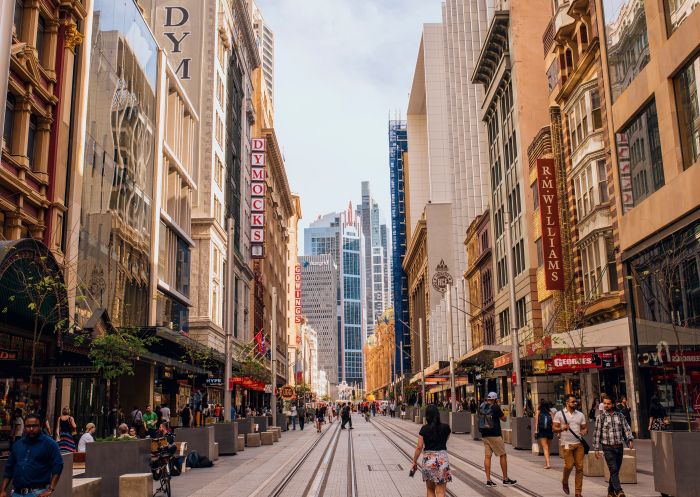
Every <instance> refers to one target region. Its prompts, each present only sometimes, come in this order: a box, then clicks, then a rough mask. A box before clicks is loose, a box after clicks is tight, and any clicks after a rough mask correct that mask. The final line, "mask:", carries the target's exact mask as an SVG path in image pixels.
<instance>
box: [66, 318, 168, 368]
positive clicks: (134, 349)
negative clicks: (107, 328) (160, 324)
mask: <svg viewBox="0 0 700 497" xmlns="http://www.w3.org/2000/svg"><path fill="white" fill-rule="evenodd" d="M87 340H88V337H87V336H86V335H80V336H77V337H76V342H77V343H78V344H83V343H85V342H86V341H87ZM157 341H158V338H156V337H154V336H149V335H146V334H143V333H141V332H140V330H139V329H138V328H117V329H115V330H114V331H112V332H110V333H105V334H103V335H100V336H97V337H93V338H92V339H90V341H89V349H90V351H89V352H88V357H89V358H90V361H91V362H92V364H93V365H94V366H95V367H96V368H97V370H98V372H99V373H100V374H101V375H102V377H103V378H104V379H106V380H114V379H117V378H119V377H120V376H133V375H134V364H135V363H136V360H137V359H138V357H139V356H140V355H142V354H143V353H144V352H146V351H147V347H148V346H149V345H152V344H154V343H155V342H157Z"/></svg>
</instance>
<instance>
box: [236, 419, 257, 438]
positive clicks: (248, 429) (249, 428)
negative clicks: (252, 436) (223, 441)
mask: <svg viewBox="0 0 700 497" xmlns="http://www.w3.org/2000/svg"><path fill="white" fill-rule="evenodd" d="M235 423H236V424H237V425H238V434H239V435H247V434H248V433H253V418H240V419H237V420H236V421H235Z"/></svg>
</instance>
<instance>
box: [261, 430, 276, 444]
mask: <svg viewBox="0 0 700 497" xmlns="http://www.w3.org/2000/svg"><path fill="white" fill-rule="evenodd" d="M259 435H260V445H272V444H273V443H275V438H274V435H273V433H272V432H271V431H263V432H262V433H260V434H259Z"/></svg>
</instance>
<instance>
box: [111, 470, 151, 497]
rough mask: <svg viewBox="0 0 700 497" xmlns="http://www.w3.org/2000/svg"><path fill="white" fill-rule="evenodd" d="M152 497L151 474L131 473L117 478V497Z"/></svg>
mask: <svg viewBox="0 0 700 497" xmlns="http://www.w3.org/2000/svg"><path fill="white" fill-rule="evenodd" d="M152 495H153V476H152V475H151V473H131V474H126V475H121V476H120V477H119V497H151V496H152Z"/></svg>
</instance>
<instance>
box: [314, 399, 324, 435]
mask: <svg viewBox="0 0 700 497" xmlns="http://www.w3.org/2000/svg"><path fill="white" fill-rule="evenodd" d="M315 416H316V433H321V423H323V418H324V417H325V415H324V412H323V406H320V405H319V406H316V411H315Z"/></svg>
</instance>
